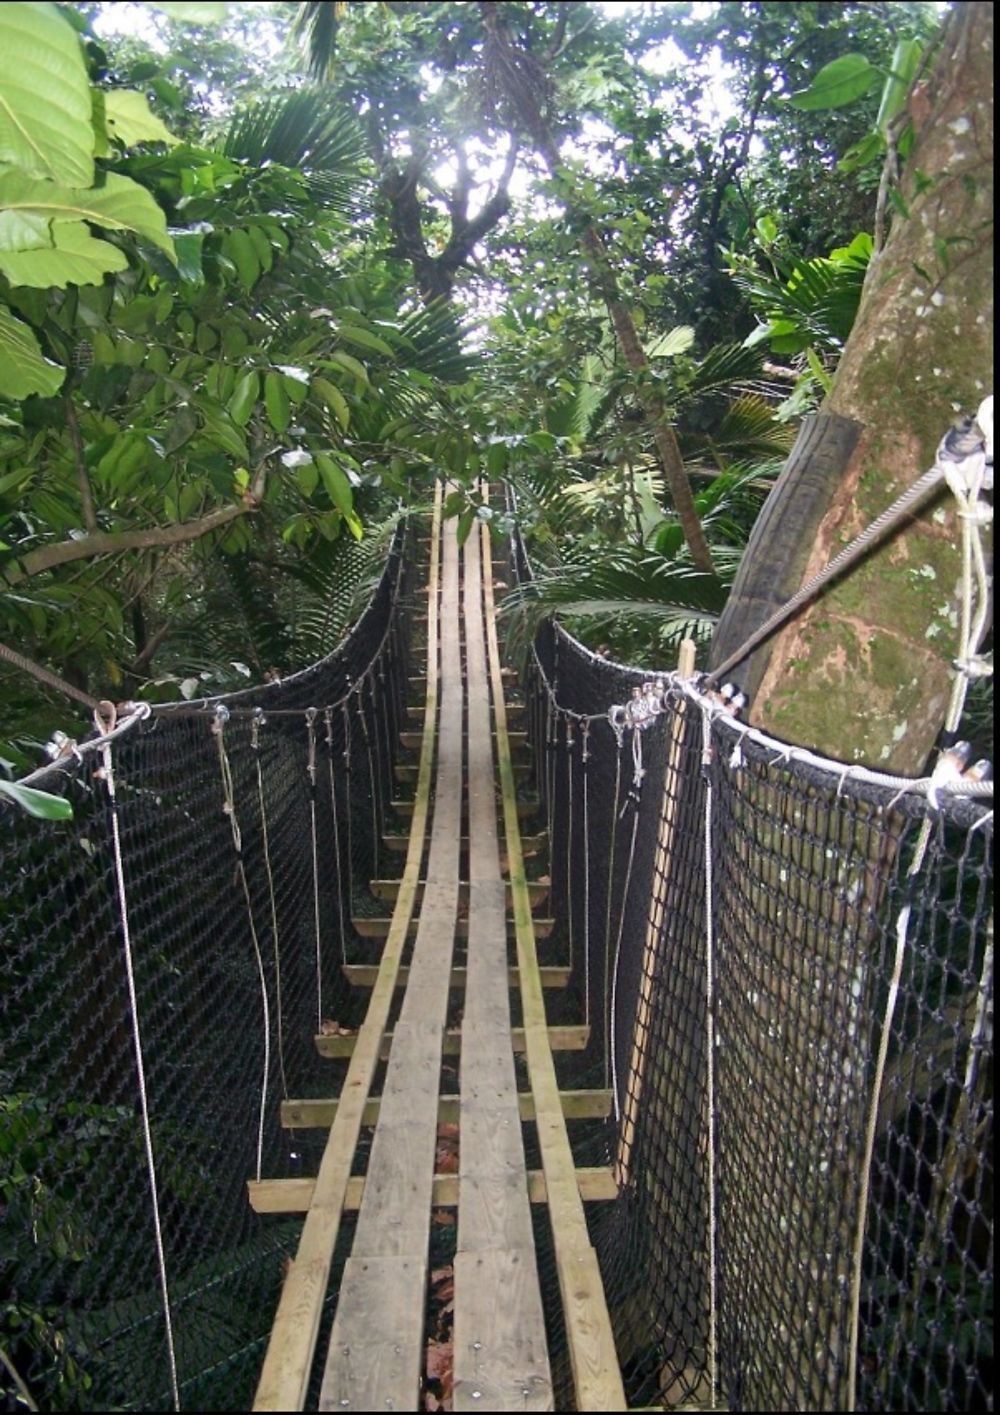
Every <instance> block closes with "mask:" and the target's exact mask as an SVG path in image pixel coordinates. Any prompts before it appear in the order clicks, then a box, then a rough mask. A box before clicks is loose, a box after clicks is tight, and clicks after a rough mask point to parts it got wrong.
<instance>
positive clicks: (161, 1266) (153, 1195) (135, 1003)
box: [95, 716, 181, 1410]
mask: <svg viewBox="0 0 1000 1415" xmlns="http://www.w3.org/2000/svg"><path fill="white" fill-rule="evenodd" d="M95 720H96V722H97V726H98V730H100V729H101V727H102V726H104V725H105V723H106V721H107V720H106V719H102V718H101V717H100V716H95ZM112 725H113V722H112ZM111 742H112V736H111V733H105V735H104V740H103V742H102V746H101V757H102V761H103V775H104V785H105V788H106V790H107V793H108V801H109V803H110V806H111V845H112V852H113V854H114V862H115V892H116V894H117V897H118V917H119V920H120V922H121V930H122V946H123V949H124V954H125V978H126V982H127V986H128V999H129V1016H130V1019H131V1022H132V1045H133V1048H134V1050H135V1069H136V1078H137V1082H138V1087H139V1108H140V1110H141V1112H142V1137H143V1147H144V1149H145V1153H146V1172H147V1174H148V1176H149V1192H150V1199H151V1201H152V1209H153V1234H154V1241H155V1244H156V1262H157V1270H158V1273H159V1280H160V1295H161V1299H162V1302H163V1322H164V1328H165V1330H166V1337H167V1360H168V1364H169V1367H170V1389H171V1392H172V1394H173V1401H174V1409H175V1410H180V1408H181V1397H180V1385H179V1383H178V1378H177V1352H176V1349H175V1346H174V1324H173V1314H172V1311H171V1306H170V1285H169V1282H168V1279H167V1255H166V1248H165V1245H164V1242H163V1225H162V1222H161V1219H160V1198H159V1190H158V1187H157V1179H156V1156H155V1153H154V1147H153V1127H152V1122H151V1121H150V1116H149V1095H148V1092H147V1089H146V1065H145V1060H144V1056H143V1047H142V1027H141V1024H140V1021H139V999H138V995H137V992H136V986H135V965H134V962H133V958H132V934H131V930H130V927H129V912H128V895H127V892H126V889H125V863H124V860H123V858H122V841H121V826H120V824H119V819H118V797H117V788H116V783H115V772H114V761H113V758H112V751H111Z"/></svg>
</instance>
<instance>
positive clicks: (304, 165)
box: [221, 89, 366, 215]
mask: <svg viewBox="0 0 1000 1415" xmlns="http://www.w3.org/2000/svg"><path fill="white" fill-rule="evenodd" d="M221 146H222V152H223V153H224V154H225V156H226V157H230V158H232V159H233V160H234V161H239V162H249V163H253V164H255V165H256V166H264V165H265V164H266V163H269V162H274V163H279V164H280V165H281V166H282V167H293V168H296V169H298V170H299V171H301V172H302V174H303V176H304V177H305V179H306V182H307V184H308V186H309V189H310V192H311V194H312V195H313V196H314V197H315V199H316V200H317V201H320V202H322V204H323V205H324V206H326V207H328V208H330V209H331V210H333V211H337V212H340V213H343V214H344V215H352V214H353V213H354V212H355V210H356V208H357V205H358V201H359V196H360V193H361V189H362V186H363V183H364V181H365V171H364V164H365V157H366V151H365V141H364V134H363V132H362V130H361V125H360V124H359V122H358V120H357V118H356V117H355V116H354V114H353V113H350V112H348V111H347V110H346V109H344V108H342V107H340V106H339V105H338V104H336V103H334V102H333V101H332V99H331V98H330V96H329V95H328V94H325V93H322V92H320V91H318V90H315V89H302V90H298V91H295V92H292V93H283V94H277V95H275V96H274V97H271V98H264V99H261V100H260V101H259V102H258V103H255V104H253V105H252V106H251V107H250V108H247V109H245V110H244V111H243V112H242V113H238V114H237V115H236V116H235V117H234V118H233V121H232V122H231V123H230V125H229V129H228V131H227V132H226V134H225V137H224V138H223V140H222V144H221Z"/></svg>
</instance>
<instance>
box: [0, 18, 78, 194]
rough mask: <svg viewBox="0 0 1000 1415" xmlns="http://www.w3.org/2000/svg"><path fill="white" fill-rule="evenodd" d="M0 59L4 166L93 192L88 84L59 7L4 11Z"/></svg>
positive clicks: (0, 159) (0, 21) (75, 39)
mask: <svg viewBox="0 0 1000 1415" xmlns="http://www.w3.org/2000/svg"><path fill="white" fill-rule="evenodd" d="M0 54H2V56H3V61H2V65H0V164H3V163H10V164H11V165H12V166H14V167H19V168H21V169H22V170H23V171H24V172H26V173H28V174H29V175H30V176H32V177H45V178H47V179H48V180H50V181H53V182H65V183H66V184H67V185H69V186H79V187H89V186H90V184H91V182H92V181H93V180H94V157H93V153H94V130H93V127H92V126H91V121H90V118H91V97H90V84H89V82H88V81H87V71H86V68H85V66H84V62H83V51H82V49H81V48H80V41H79V39H78V37H77V35H76V33H75V32H74V30H73V29H72V28H71V26H70V25H69V24H68V23H67V22H66V20H64V19H63V17H62V16H61V15H60V14H59V12H58V10H57V9H56V7H55V6H54V5H44V4H34V3H25V4H20V5H3V6H0Z"/></svg>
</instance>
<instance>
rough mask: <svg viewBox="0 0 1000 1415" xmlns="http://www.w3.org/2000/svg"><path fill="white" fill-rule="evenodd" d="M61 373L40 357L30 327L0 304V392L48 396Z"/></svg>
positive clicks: (63, 374)
mask: <svg viewBox="0 0 1000 1415" xmlns="http://www.w3.org/2000/svg"><path fill="white" fill-rule="evenodd" d="M65 377H66V370H65V369H64V368H60V367H59V365H58V364H53V363H50V362H49V360H48V359H46V358H45V357H44V355H43V354H42V350H41V346H40V345H39V343H38V340H37V339H36V338H35V335H34V331H33V330H32V329H30V328H29V327H28V325H26V324H23V323H22V322H21V320H19V319H15V318H14V316H13V315H12V314H11V313H10V311H9V310H6V309H4V307H3V306H2V305H0V396H3V397H7V398H30V397H31V395H32V394H33V393H38V394H41V396H42V397H43V398H51V397H52V396H53V394H56V393H58V392H59V389H60V388H61V387H62V383H63V379H64V378H65Z"/></svg>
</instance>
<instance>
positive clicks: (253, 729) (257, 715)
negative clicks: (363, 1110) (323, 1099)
mask: <svg viewBox="0 0 1000 1415" xmlns="http://www.w3.org/2000/svg"><path fill="white" fill-rule="evenodd" d="M266 722H267V718H266V717H265V716H264V709H263V708H255V709H254V714H253V717H252V718H251V721H250V747H251V750H252V751H253V756H254V764H255V766H256V768H257V804H258V808H259V810H260V838H261V845H262V846H263V850H264V872H265V874H266V875H267V892H268V898H269V900H270V903H271V939H272V942H273V943H274V994H275V1005H276V1009H277V1040H278V1071H279V1072H280V1075H281V1094H282V1095H283V1097H284V1098H285V1100H286V1101H287V1099H288V1080H287V1078H286V1075H285V1035H284V1010H283V1007H282V997H281V943H280V937H279V933H278V904H277V900H276V899H275V894H274V872H273V870H272V869H271V845H270V839H269V836H268V829H267V809H266V807H265V804H264V773H263V770H262V768H261V764H260V729H261V728H262V727H263V726H264V724H265V723H266Z"/></svg>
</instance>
